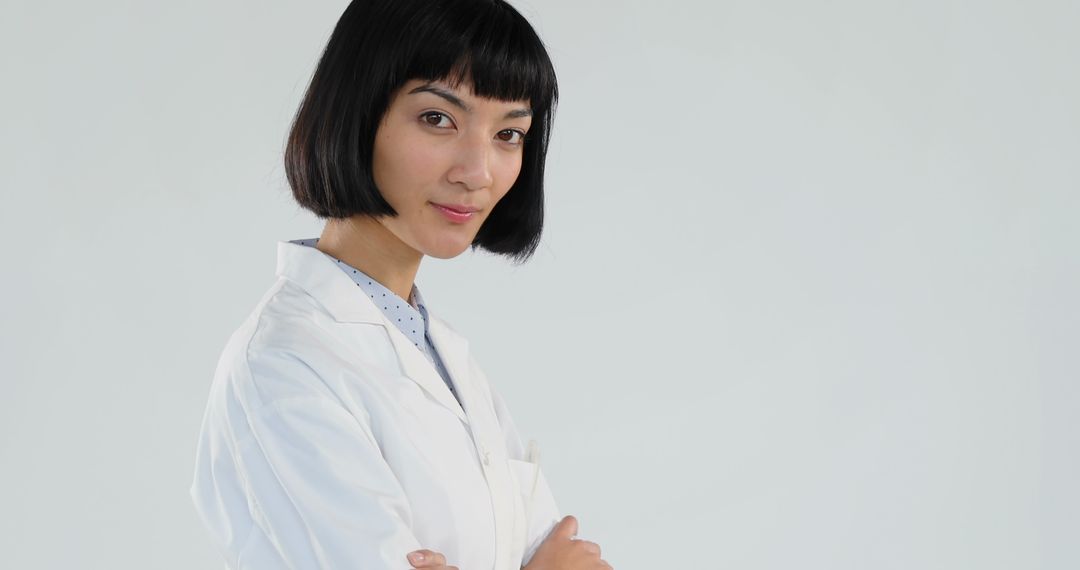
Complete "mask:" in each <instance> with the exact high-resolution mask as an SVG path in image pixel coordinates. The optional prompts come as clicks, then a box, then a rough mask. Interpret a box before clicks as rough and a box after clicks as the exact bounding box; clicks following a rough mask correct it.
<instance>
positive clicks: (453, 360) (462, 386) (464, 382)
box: [428, 312, 475, 416]
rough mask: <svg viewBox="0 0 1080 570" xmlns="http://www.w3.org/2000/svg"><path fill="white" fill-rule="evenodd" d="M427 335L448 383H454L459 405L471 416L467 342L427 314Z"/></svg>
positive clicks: (471, 402)
mask: <svg viewBox="0 0 1080 570" xmlns="http://www.w3.org/2000/svg"><path fill="white" fill-rule="evenodd" d="M428 320H429V321H430V322H429V323H428V335H429V336H431V343H432V344H433V345H435V350H436V351H437V352H438V353H439V358H441V359H442V362H443V366H445V367H446V372H447V373H449V374H450V381H451V382H453V383H454V389H456V390H457V393H458V397H459V398H461V405H462V406H464V407H465V414H466V415H467V416H471V415H472V413H471V412H472V409H473V396H475V394H474V393H473V390H472V384H471V380H472V379H471V378H470V377H469V341H468V340H465V337H463V336H461V335H459V334H457V333H456V332H454V331H453V330H452V329H451V328H450V327H447V326H446V324H445V323H443V322H442V321H441V320H439V319H438V318H436V317H434V316H432V315H431V313H430V312H429V313H428Z"/></svg>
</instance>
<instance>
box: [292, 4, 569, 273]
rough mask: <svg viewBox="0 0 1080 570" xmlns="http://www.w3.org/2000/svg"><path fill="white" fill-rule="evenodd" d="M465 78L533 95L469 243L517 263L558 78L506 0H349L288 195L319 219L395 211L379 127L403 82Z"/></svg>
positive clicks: (524, 255) (302, 132) (536, 205)
mask: <svg viewBox="0 0 1080 570" xmlns="http://www.w3.org/2000/svg"><path fill="white" fill-rule="evenodd" d="M410 79H422V80H426V81H446V82H447V83H448V84H450V85H451V86H452V87H455V88H456V87H457V86H458V85H460V84H461V82H462V81H464V80H470V81H471V83H472V88H473V93H474V94H475V95H476V96H478V97H485V98H492V99H498V100H502V101H516V100H528V101H529V106H530V108H531V109H532V112H533V117H532V126H531V127H530V128H529V131H528V132H527V134H526V135H525V138H524V141H523V142H524V147H523V149H522V152H523V155H522V164H521V171H520V173H519V174H518V178H517V180H515V182H514V185H513V186H511V187H510V190H509V191H508V192H507V193H506V195H505V196H503V198H502V199H501V200H500V201H499V202H498V203H497V204H496V205H495V207H494V208H493V209H492V211H491V213H490V214H489V216H488V218H487V219H486V220H484V223H483V225H482V226H481V227H480V230H479V231H478V232H477V234H476V238H475V239H474V240H473V242H472V249H474V250H475V249H476V248H477V247H481V248H483V249H485V250H487V251H490V252H492V253H495V254H500V255H505V256H507V257H509V258H511V259H513V260H514V261H516V262H522V261H525V260H526V259H528V258H529V257H531V255H532V253H533V252H534V251H535V250H536V247H537V245H538V244H539V242H540V232H541V230H542V228H543V222H544V188H543V187H544V158H545V156H546V155H547V147H548V140H549V138H550V135H551V127H552V121H553V119H554V112H555V106H556V104H557V101H558V85H557V82H556V78H555V69H554V67H553V66H552V63H551V60H550V58H549V57H548V54H547V51H546V49H545V48H544V45H543V42H541V40H540V38H539V37H538V36H537V34H536V32H535V31H534V30H533V28H532V26H531V25H529V23H528V21H527V20H526V19H525V18H524V17H523V16H522V15H521V14H520V13H518V11H517V10H515V9H514V8H512V7H511V6H510V5H509V4H507V3H506V2H505V1H504V0H353V1H352V2H351V3H350V4H349V5H348V7H347V8H346V9H345V12H344V13H343V14H342V16H341V19H340V20H339V21H338V23H337V25H336V26H335V28H334V31H333V33H332V34H331V36H330V39H329V41H328V42H327V45H326V49H325V50H324V51H323V54H322V57H321V58H320V60H319V64H318V66H317V67H316V69H315V72H314V74H313V76H312V79H311V83H310V85H309V86H308V89H307V92H306V93H305V95H304V99H303V101H302V103H301V104H300V107H299V109H298V110H297V112H296V116H295V117H294V119H293V124H292V128H291V130H290V132H289V137H288V142H287V144H286V148H285V172H286V177H287V178H288V181H289V186H290V187H291V188H292V192H293V197H294V198H295V199H296V201H297V202H298V203H299V204H300V205H301V206H302V207H304V208H306V209H308V210H310V211H312V212H314V213H315V215H317V216H318V217H320V218H323V219H325V218H347V217H350V216H353V215H356V214H365V215H370V216H374V217H380V216H383V215H388V216H397V212H395V211H394V209H393V208H392V207H391V206H390V204H388V203H387V202H386V200H384V199H383V196H382V194H381V193H380V192H379V190H378V188H376V186H375V180H374V177H373V174H372V162H371V161H372V154H373V150H374V144H375V132H376V130H377V128H378V126H379V123H380V122H381V121H382V117H383V115H384V114H385V112H386V109H387V107H388V106H389V103H390V98H391V97H392V96H393V94H394V92H395V91H397V90H398V89H399V88H400V87H401V86H402V85H404V84H405V82H406V81H408V80H410Z"/></svg>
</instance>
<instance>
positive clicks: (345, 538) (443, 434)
mask: <svg viewBox="0 0 1080 570" xmlns="http://www.w3.org/2000/svg"><path fill="white" fill-rule="evenodd" d="M556 100H557V85H556V79H555V73H554V70H553V68H552V65H551V61H550V59H549V58H548V55H547V53H546V51H545V49H544V46H543V44H542V43H541V41H540V39H539V38H538V37H537V36H536V34H535V32H534V31H533V29H532V28H531V26H530V25H529V24H528V22H527V21H526V20H525V19H524V18H523V17H522V16H521V15H520V14H519V13H518V12H516V11H515V10H514V9H513V8H511V7H510V6H509V5H507V4H506V3H505V2H503V1H502V0H434V1H432V0H356V1H354V2H352V3H351V4H350V5H349V6H348V8H346V10H345V12H344V14H343V15H342V17H341V19H340V21H339V22H338V24H337V26H336V28H335V29H334V32H333V34H332V35H331V37H330V39H329V42H328V44H327V46H326V50H325V51H324V53H323V55H322V58H321V60H320V62H319V65H318V67H317V69H316V71H315V74H314V76H313V78H312V81H311V85H310V86H309V88H308V91H307V93H306V95H305V97H304V100H303V103H302V104H301V106H300V109H299V111H298V113H297V115H296V118H295V121H294V123H293V127H292V131H291V133H290V136H289V140H288V145H287V148H286V151H285V162H286V171H287V176H288V179H289V183H290V186H291V187H292V190H293V193H294V196H295V198H296V200H297V201H298V203H299V204H300V205H301V206H303V207H304V208H307V209H308V210H311V211H312V212H314V213H315V214H316V215H318V216H319V217H320V218H322V219H325V220H326V225H325V227H324V229H323V231H322V234H321V236H320V237H319V238H317V239H316V238H313V239H306V240H292V241H288V242H280V243H279V244H278V267H277V274H278V280H277V282H276V283H275V284H274V285H273V286H272V287H271V288H270V290H269V291H268V292H267V293H266V294H265V295H264V296H263V298H262V300H261V301H260V302H259V303H258V305H257V306H256V308H255V310H254V312H253V313H252V314H251V315H250V317H249V318H248V319H247V320H246V321H245V322H244V323H243V325H242V326H241V327H240V328H239V329H238V330H237V331H236V332H235V333H234V334H233V335H232V337H231V338H230V340H229V342H228V344H227V346H226V347H225V350H224V352H223V354H222V356H221V359H220V361H219V363H218V367H217V371H216V373H215V378H214V382H213V386H212V389H211V392H210V398H209V402H208V404H207V409H206V413H205V417H204V420H203V425H202V433H201V437H200V440H199V447H198V453H197V464H196V471H195V479H194V482H193V484H192V487H191V493H192V497H193V498H194V500H195V504H196V507H197V509H198V511H199V514H200V516H201V518H202V520H203V522H204V524H205V525H206V526H207V528H208V529H209V530H210V533H211V535H212V537H213V539H214V541H215V543H216V545H217V546H218V548H219V550H220V551H221V552H222V554H223V555H224V556H225V558H226V560H227V562H228V565H229V567H230V568H252V569H260V570H267V569H274V568H304V569H306V568H334V569H344V568H360V569H365V570H378V569H384V568H385V569H390V568H395V569H397V568H403V567H406V566H405V565H406V564H409V565H411V566H412V567H414V568H457V567H461V568H465V569H467V570H483V569H493V570H504V569H518V568H522V567H524V568H528V569H529V570H544V569H560V570H567V569H574V570H578V569H586V568H589V569H599V568H610V566H609V565H607V563H606V562H604V561H603V560H601V558H600V549H599V546H597V545H596V544H595V543H592V542H589V541H585V540H577V539H575V538H574V535H575V533H576V532H577V521H576V520H575V519H574V517H572V516H567V517H563V518H561V519H560V516H559V513H558V509H557V508H556V506H555V502H554V500H553V498H552V497H551V492H550V490H549V489H548V486H547V483H546V481H545V479H544V477H543V474H542V472H541V471H540V469H539V465H538V464H537V463H536V457H535V455H536V449H535V446H530V448H529V449H528V450H527V449H525V447H524V446H523V445H522V441H521V438H520V436H519V434H518V432H517V430H516V428H515V427H514V423H513V421H512V419H511V417H510V415H509V413H508V411H507V409H506V406H505V404H504V402H503V400H502V399H501V398H500V397H499V395H498V393H497V392H496V391H495V390H494V389H493V388H492V386H491V385H490V384H489V382H488V380H487V379H486V377H485V376H484V373H483V372H482V371H481V370H480V368H479V367H478V366H477V364H476V362H475V360H474V359H473V358H472V355H471V354H470V352H469V349H468V344H467V342H466V341H465V340H464V339H463V338H462V337H460V336H459V335H458V334H457V333H456V332H455V331H454V330H453V329H452V328H450V327H449V326H448V325H447V324H446V323H444V322H443V321H441V320H440V319H438V318H437V317H435V316H434V315H433V314H431V313H430V312H429V310H428V308H427V307H426V306H425V304H424V301H423V298H422V297H421V295H420V292H419V290H418V289H417V287H416V285H415V284H414V283H413V279H414V277H415V276H416V273H417V270H418V268H419V265H420V262H421V260H422V259H423V257H424V256H434V257H437V258H444V259H445V258H452V257H455V256H457V255H458V254H460V253H462V252H463V251H464V250H465V249H467V248H469V247H472V248H477V247H479V248H482V249H485V250H487V251H491V252H494V253H497V254H502V255H506V256H508V257H510V258H512V259H514V260H516V261H521V260H524V259H527V258H528V257H529V256H530V255H531V254H532V252H533V251H534V249H535V248H536V245H537V243H538V240H539V237H540V231H541V226H542V221H543V172H544V157H545V154H546V149H547V142H548V137H549V133H550V129H551V122H552V117H553V112H554V109H555V104H556Z"/></svg>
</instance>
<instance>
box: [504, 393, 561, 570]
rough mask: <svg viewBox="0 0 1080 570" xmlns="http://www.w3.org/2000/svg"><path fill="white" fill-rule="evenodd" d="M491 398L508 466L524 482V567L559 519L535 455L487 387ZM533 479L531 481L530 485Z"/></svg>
mask: <svg viewBox="0 0 1080 570" xmlns="http://www.w3.org/2000/svg"><path fill="white" fill-rule="evenodd" d="M489 386H490V385H489ZM491 399H492V403H493V404H494V407H495V415H496V417H497V418H498V420H499V425H500V427H501V428H502V432H503V436H504V437H505V438H506V450H507V457H508V458H509V459H510V463H511V468H514V469H517V470H519V473H521V475H522V476H521V477H519V480H520V481H522V482H523V483H524V484H525V488H524V489H522V494H523V497H522V498H523V500H524V503H525V505H526V511H527V513H528V515H527V518H528V528H527V530H526V536H525V553H524V556H523V557H522V561H521V565H522V567H524V566H525V565H526V564H528V563H529V560H531V559H532V556H533V554H535V553H536V549H537V548H539V547H540V545H541V544H543V542H544V540H545V539H546V538H547V536H548V534H549V533H550V532H551V529H552V528H554V527H555V525H556V524H557V523H558V522H559V520H561V519H562V515H561V514H560V512H559V507H558V505H557V504H556V503H555V497H554V496H553V495H552V493H551V488H550V487H548V483H547V480H546V478H545V477H544V472H543V470H542V469H540V466H539V457H529V456H528V452H527V451H528V450H527V449H526V448H525V446H524V445H523V443H522V441H521V436H520V434H519V433H518V431H517V426H516V425H515V424H514V420H513V418H512V417H511V416H510V410H509V409H508V408H507V407H506V402H505V401H503V399H502V397H501V396H500V395H499V393H498V392H497V391H496V390H495V389H494V387H491ZM534 477H535V481H534V480H533V478H534ZM533 482H534V483H535V484H532V483H533Z"/></svg>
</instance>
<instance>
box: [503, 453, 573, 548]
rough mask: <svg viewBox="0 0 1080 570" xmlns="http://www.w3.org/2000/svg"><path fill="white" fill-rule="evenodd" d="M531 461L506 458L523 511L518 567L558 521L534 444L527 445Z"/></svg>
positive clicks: (556, 509)
mask: <svg viewBox="0 0 1080 570" xmlns="http://www.w3.org/2000/svg"><path fill="white" fill-rule="evenodd" d="M528 459H531V461H522V460H519V459H509V460H508V461H509V463H510V472H511V474H512V475H513V477H514V481H515V483H516V484H517V488H518V494H519V495H520V496H521V500H522V504H523V505H524V508H525V521H526V534H525V553H524V557H523V559H522V565H524V564H527V563H528V562H529V560H530V559H531V558H532V555H533V553H534V552H536V549H537V548H538V547H539V546H540V545H541V544H542V543H543V542H544V539H545V538H547V535H548V533H549V532H551V529H552V527H554V526H555V524H556V523H558V522H559V519H560V518H561V517H560V516H559V509H558V506H557V505H556V504H555V497H553V496H552V494H551V489H550V488H549V487H548V484H547V480H546V479H545V478H544V473H543V471H541V470H540V462H539V457H538V454H537V452H536V444H535V442H529V457H528Z"/></svg>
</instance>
